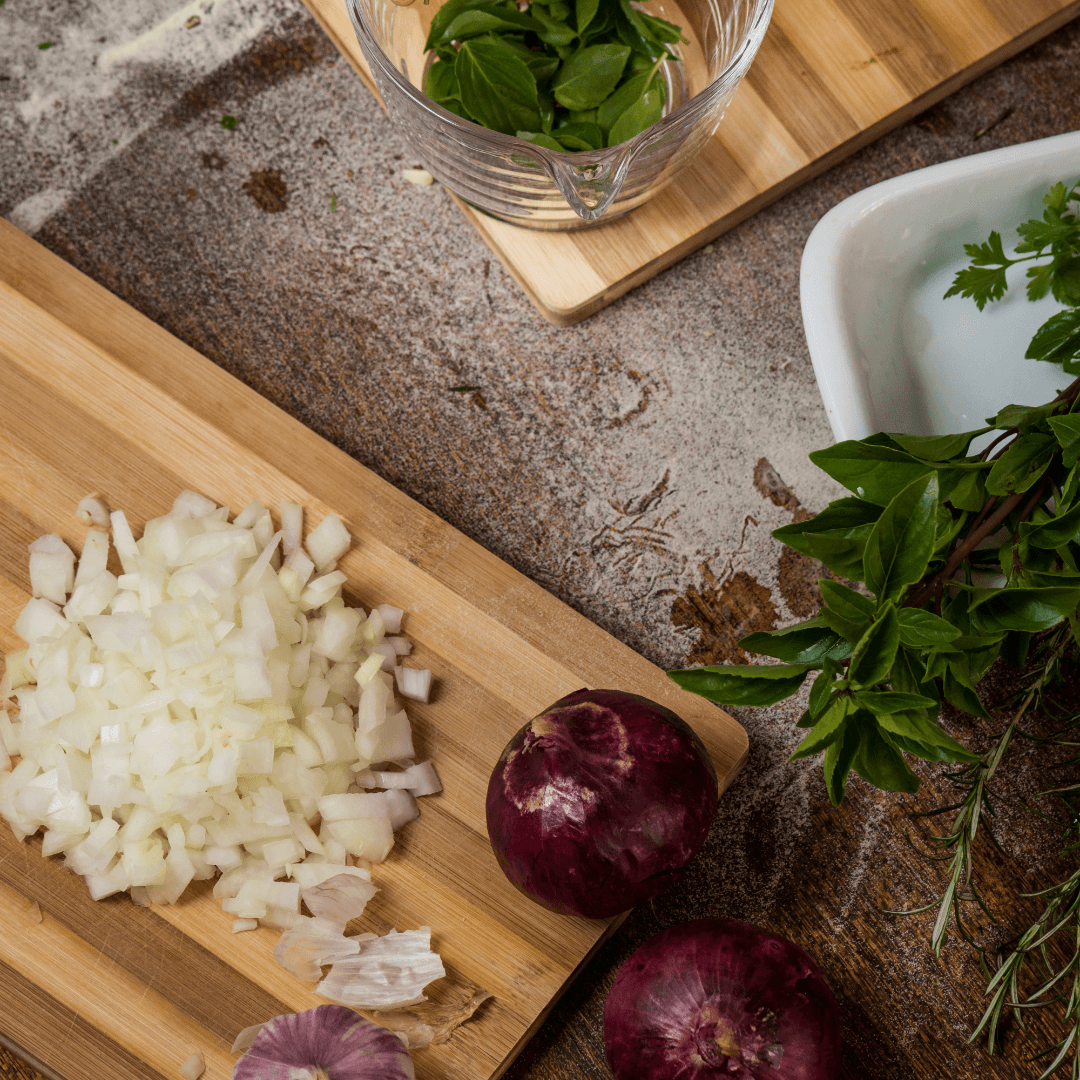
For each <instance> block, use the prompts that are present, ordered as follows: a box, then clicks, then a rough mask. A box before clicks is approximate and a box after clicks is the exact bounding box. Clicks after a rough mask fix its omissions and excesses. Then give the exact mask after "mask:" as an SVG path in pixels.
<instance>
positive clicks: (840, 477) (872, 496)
mask: <svg viewBox="0 0 1080 1080" xmlns="http://www.w3.org/2000/svg"><path fill="white" fill-rule="evenodd" d="M810 460H811V461H812V462H813V463H814V464H815V465H816V466H817V467H818V468H819V469H821V470H822V471H823V472H826V473H828V474H829V476H831V477H832V478H833V479H834V480H837V481H839V483H841V484H843V485H844V487H846V488H847V489H848V490H849V491H853V492H855V494H856V495H859V496H861V497H862V498H863V499H866V500H867V501H869V502H872V503H877V504H878V505H879V506H888V505H889V503H891V502H892V501H893V499H894V498H895V497H896V496H897V495H898V494H899V493H900V492H901V491H903V490H904V488H906V487H907V486H908V484H912V483H914V482H915V481H916V480H918V479H919V478H920V477H923V476H926V475H927V473H931V472H933V471H934V468H933V466H932V465H927V464H926V463H925V462H923V461H919V459H918V458H915V457H912V456H911V454H907V453H905V452H904V451H902V450H893V449H892V448H891V447H888V446H875V445H872V444H868V443H867V442H866V441H863V442H855V441H854V440H851V439H849V440H847V441H845V442H840V443H837V444H836V445H835V446H830V447H827V448H826V449H825V450H815V451H814V452H813V453H812V454H811V455H810Z"/></svg>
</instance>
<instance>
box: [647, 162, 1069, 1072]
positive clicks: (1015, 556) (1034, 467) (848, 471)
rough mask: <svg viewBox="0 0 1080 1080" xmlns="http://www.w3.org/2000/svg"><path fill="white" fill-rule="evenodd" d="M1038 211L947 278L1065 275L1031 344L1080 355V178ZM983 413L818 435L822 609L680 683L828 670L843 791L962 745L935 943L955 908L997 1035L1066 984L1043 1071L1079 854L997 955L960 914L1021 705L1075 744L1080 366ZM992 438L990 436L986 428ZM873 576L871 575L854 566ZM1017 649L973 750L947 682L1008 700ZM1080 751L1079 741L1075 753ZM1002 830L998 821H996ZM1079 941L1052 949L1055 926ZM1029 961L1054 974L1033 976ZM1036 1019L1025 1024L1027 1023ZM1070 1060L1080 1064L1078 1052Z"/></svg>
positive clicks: (949, 754) (1039, 293) (824, 679)
mask: <svg viewBox="0 0 1080 1080" xmlns="http://www.w3.org/2000/svg"><path fill="white" fill-rule="evenodd" d="M1043 202H1044V205H1045V210H1044V212H1043V216H1042V218H1041V219H1034V220H1031V221H1028V222H1026V223H1025V224H1023V225H1021V226H1020V227H1019V228H1018V230H1017V231H1018V234H1019V237H1020V243H1019V244H1018V245H1017V246H1016V248H1015V251H1014V253H1013V256H1012V257H1010V256H1007V255H1006V254H1005V252H1004V249H1003V245H1002V240H1001V236H1000V235H999V234H998V233H996V232H995V233H991V234H990V238H989V240H988V241H987V242H986V243H983V244H968V245H965V250H966V252H967V254H968V256H969V258H970V260H971V263H970V265H969V266H968V267H967V268H965V269H963V270H961V271H960V272H959V273H958V274H957V275H956V278H955V281H954V283H953V285H952V287H951V288H950V289H949V290H948V292H947V293H946V297H949V296H956V295H960V296H965V297H971V298H972V299H974V300H975V302H976V303H977V304H978V306H979V308H980V310H981V309H983V308H984V307H985V305H986V304H987V303H988V302H990V301H993V300H998V299H1000V298H1001V297H1002V296H1003V295H1004V294H1005V292H1006V289H1007V284H1008V283H1007V281H1006V271H1007V270H1008V269H1009V267H1011V266H1014V265H1017V264H1030V265H1029V267H1028V269H1027V281H1028V284H1027V293H1028V296H1029V298H1030V299H1032V300H1037V299H1040V298H1041V297H1043V296H1045V295H1046V294H1047V293H1050V294H1051V295H1052V296H1053V297H1054V298H1055V299H1057V300H1058V301H1059V302H1060V303H1061V304H1063V305H1065V309H1064V310H1062V311H1060V312H1058V313H1057V314H1055V315H1054V316H1053V317H1052V318H1050V319H1049V320H1048V321H1047V322H1046V323H1044V324H1043V325H1042V326H1041V327H1040V328H1039V330H1038V331H1037V332H1036V334H1035V336H1034V338H1033V339H1032V341H1031V344H1030V346H1029V347H1028V350H1027V353H1026V356H1027V357H1028V358H1030V359H1035V360H1040V361H1046V362H1050V363H1056V364H1060V365H1061V366H1062V370H1063V372H1065V373H1067V374H1069V375H1080V214H1078V209H1080V207H1078V204H1080V183H1077V184H1075V185H1073V186H1072V187H1071V188H1070V187H1068V186H1067V185H1065V184H1063V183H1059V184H1057V185H1055V186H1054V188H1053V189H1052V190H1051V191H1050V193H1049V194H1048V195H1046V196H1045V198H1044V200H1043ZM986 424H987V426H986V427H983V428H979V429H978V430H975V431H968V432H964V433H963V434H958V435H944V436H913V435H906V434H901V433H893V434H884V433H878V434H876V435H872V436H870V437H869V438H867V439H862V440H859V441H846V442H841V443H838V444H837V445H835V446H832V447H829V448H828V449H826V450H819V451H817V452H815V453H813V454H811V455H810V458H811V460H812V461H813V462H814V463H815V464H816V465H817V466H818V467H819V468H821V469H823V470H824V471H825V472H826V473H828V474H829V475H830V476H831V477H833V478H834V479H835V480H838V481H839V482H840V483H841V484H843V485H844V487H846V488H847V489H848V490H849V491H850V492H851V493H852V494H851V495H850V496H849V497H846V498H842V499H838V500H837V501H835V502H833V503H831V504H830V505H829V506H828V507H827V508H826V509H825V510H824V511H822V513H820V514H818V515H817V516H816V517H813V518H811V519H809V520H807V521H803V522H797V523H794V524H791V525H787V526H785V527H783V528H780V529H777V530H775V531H774V533H773V536H775V537H776V538H777V539H779V540H782V541H783V542H784V543H785V544H787V545H789V546H790V547H792V548H794V549H795V550H796V551H799V552H801V553H803V554H805V555H808V556H811V557H813V558H815V559H818V560H819V561H820V562H821V563H823V564H824V566H825V567H826V568H827V569H828V570H829V571H831V572H832V574H833V575H835V578H826V579H822V580H820V581H819V582H818V585H819V588H820V593H821V601H822V606H821V610H820V614H819V615H818V616H817V617H815V618H813V619H809V620H807V621H805V622H802V623H799V624H797V625H795V626H791V627H788V628H786V629H784V630H776V631H766V632H760V633H755V634H751V635H749V637H745V638H743V639H742V640H741V641H740V642H739V645H740V646H741V647H742V648H744V649H746V650H747V651H749V652H755V653H758V654H760V655H763V656H767V657H772V658H775V659H777V660H780V661H782V662H781V663H779V664H768V665H761V666H759V665H715V666H710V667H702V668H689V669H682V670H676V671H672V672H669V674H670V676H671V678H673V679H674V680H675V681H676V682H677V683H678V684H679V685H680V686H683V687H685V688H686V689H688V690H692V691H694V692H695V693H698V694H701V695H702V696H704V697H706V698H709V699H710V700H712V701H716V702H719V703H722V704H726V705H741V706H765V705H772V704H774V703H776V702H778V701H781V700H783V699H785V698H788V697H791V696H792V695H794V694H796V693H797V692H798V691H799V690H800V689H801V688H802V687H803V685H804V683H805V682H806V681H807V680H808V679H812V683H811V686H810V691H809V698H808V703H807V708H806V710H805V711H804V712H803V714H802V717H801V719H800V720H799V722H798V723H799V726H800V727H802V728H805V729H807V735H806V737H805V738H804V739H803V740H802V742H801V743H800V745H799V747H798V748H797V749H796V751H795V753H794V754H793V755H792V758H793V759H798V758H805V757H809V756H811V755H816V754H818V753H822V754H823V759H822V761H823V770H824V777H825V784H826V788H827V790H828V794H829V797H830V799H831V800H832V802H833V803H834V804H839V803H840V801H841V800H842V798H843V795H844V788H845V783H846V780H847V778H848V776H849V775H850V772H851V770H852V769H854V770H855V772H856V773H857V774H858V775H859V776H861V777H862V778H863V779H864V780H866V781H867V782H868V783H870V784H873V785H874V786H876V787H878V788H881V789H884V790H887V791H903V792H913V791H915V790H916V788H917V787H918V786H919V780H918V777H917V776H916V775H915V773H914V772H913V771H912V770H911V768H910V767H909V765H908V762H907V760H906V757H905V755H912V756H914V757H918V758H922V759H925V760H927V761H941V762H946V763H951V764H953V765H955V766H959V768H957V769H954V770H953V771H952V772H951V773H949V774H947V775H948V778H949V780H951V781H952V783H953V784H954V785H955V786H956V788H957V792H958V796H959V797H958V800H957V801H955V802H953V803H951V804H950V805H948V806H945V807H942V808H940V809H938V810H934V811H931V812H930V814H929V815H920V816H933V815H938V814H943V813H952V814H953V817H952V822H951V825H950V827H949V829H948V831H947V832H945V833H944V834H943V835H941V836H938V837H936V838H935V841H934V842H935V845H936V846H937V848H938V849H939V851H941V852H942V854H939V855H937V856H935V857H936V858H939V859H944V860H946V861H948V864H949V873H948V876H947V882H946V885H945V887H944V889H943V891H942V893H941V895H940V896H939V897H938V898H937V899H936V900H935V901H934V902H933V903H931V904H929V905H927V907H924V908H920V909H918V910H920V911H925V910H928V909H929V908H935V907H936V908H937V919H936V921H935V923H934V927H933V930H932V933H931V943H932V946H933V949H934V951H935V953H937V952H939V951H940V948H941V944H942V941H943V938H944V935H945V932H946V930H947V927H948V925H949V921H950V917H952V918H953V919H954V920H955V924H956V927H957V929H958V931H959V933H960V934H961V936H962V937H963V938H964V939H965V940H966V941H968V942H969V944H971V945H973V946H974V947H976V948H977V949H978V950H979V955H980V960H981V962H982V963H983V967H984V971H985V972H986V974H987V978H988V991H987V992H988V994H989V995H990V1004H989V1006H988V1007H987V1009H986V1012H985V1015H984V1016H983V1018H982V1020H981V1022H980V1023H979V1025H978V1026H977V1028H976V1030H975V1032H974V1033H973V1035H972V1038H975V1037H976V1036H977V1035H979V1034H980V1033H981V1032H984V1031H985V1032H986V1033H987V1035H988V1043H989V1050H990V1052H991V1053H992V1052H993V1050H994V1046H995V1039H996V1038H997V1037H998V1035H997V1031H998V1025H999V1023H1000V1022H1001V1020H1002V1018H1003V1017H1004V1016H1005V1015H1007V1014H1008V1013H1009V1012H1012V1013H1013V1014H1014V1015H1015V1016H1016V1018H1017V1020H1018V1022H1019V1020H1020V1016H1021V1012H1020V1010H1021V1009H1023V1008H1028V1007H1033V1006H1037V1005H1041V1004H1046V1003H1047V1002H1049V1001H1052V1000H1060V999H1064V1000H1065V1002H1066V1021H1065V1023H1066V1032H1065V1035H1064V1036H1063V1038H1062V1040H1061V1041H1060V1042H1059V1043H1058V1044H1056V1046H1054V1047H1051V1048H1050V1049H1049V1050H1048V1051H1046V1053H1047V1054H1052V1055H1053V1059H1052V1061H1051V1062H1050V1064H1049V1066H1048V1067H1047V1068H1046V1070H1045V1072H1043V1074H1042V1076H1043V1077H1047V1076H1049V1075H1050V1074H1051V1073H1052V1072H1054V1071H1055V1070H1056V1069H1057V1068H1058V1067H1059V1066H1060V1065H1061V1064H1062V1063H1063V1062H1064V1061H1065V1058H1066V1056H1067V1054H1068V1052H1069V1050H1070V1048H1071V1047H1072V1046H1073V1045H1074V1043H1076V1044H1078V1045H1080V871H1078V872H1076V873H1073V874H1071V875H1070V876H1069V877H1067V878H1066V879H1065V880H1063V881H1062V882H1059V883H1057V884H1055V885H1052V886H1050V887H1049V888H1048V889H1046V890H1044V892H1043V893H1040V894H1038V895H1039V896H1041V897H1042V898H1043V901H1044V904H1045V906H1044V909H1043V912H1042V914H1041V916H1040V917H1039V919H1037V920H1036V921H1035V922H1034V923H1033V924H1032V925H1031V926H1030V927H1029V928H1028V930H1027V931H1025V932H1024V933H1023V934H1021V935H1020V937H1019V938H1018V939H1017V940H1016V941H1014V942H1012V943H1011V944H1010V945H1009V946H1007V947H1005V948H1003V949H1001V950H999V951H998V953H997V957H996V960H993V959H991V958H990V957H988V956H987V955H986V952H985V950H983V949H982V948H981V947H980V946H979V945H978V944H977V942H976V941H975V940H974V938H973V937H972V935H971V934H970V933H969V932H968V930H967V928H966V927H965V925H964V923H963V920H962V911H961V903H962V902H964V901H973V902H975V903H978V904H979V905H980V906H981V907H982V908H983V910H987V909H986V905H985V904H984V903H983V901H982V899H981V898H980V896H979V894H978V891H977V889H976V885H975V881H974V867H973V856H972V845H973V843H974V840H975V837H976V834H977V831H978V829H979V827H980V824H982V825H983V826H984V827H985V823H986V821H987V818H988V817H991V816H992V815H993V805H992V802H991V799H990V790H989V784H990V782H991V781H992V780H993V778H994V776H995V774H996V772H997V770H998V768H999V766H1000V764H1001V762H1002V760H1003V759H1004V758H1005V756H1006V754H1007V753H1008V750H1009V748H1010V746H1011V745H1012V742H1013V740H1014V737H1015V736H1016V735H1017V734H1024V732H1023V730H1022V729H1021V728H1020V726H1019V725H1020V723H1021V721H1022V719H1023V717H1024V716H1025V715H1027V714H1028V713H1029V712H1032V711H1033V710H1036V709H1038V710H1041V711H1042V712H1044V713H1047V714H1049V715H1051V716H1053V717H1055V718H1057V719H1058V720H1059V721H1060V723H1061V728H1060V730H1059V732H1058V734H1057V735H1056V736H1053V737H1052V739H1053V740H1054V741H1056V742H1058V743H1059V744H1060V745H1063V746H1069V747H1075V746H1077V745H1078V743H1077V742H1076V741H1075V734H1074V729H1075V727H1076V726H1077V725H1080V714H1077V713H1075V712H1073V713H1070V712H1068V711H1067V710H1064V709H1062V708H1060V707H1059V706H1058V705H1057V704H1055V697H1054V694H1053V691H1054V690H1055V689H1057V688H1060V687H1061V686H1062V685H1063V684H1069V683H1074V682H1075V675H1076V666H1075V665H1076V664H1077V662H1078V660H1080V378H1076V379H1075V380H1074V381H1073V382H1072V383H1070V384H1069V385H1068V386H1066V387H1065V388H1064V389H1063V390H1062V391H1061V392H1060V393H1059V394H1058V395H1057V396H1056V397H1055V398H1054V399H1053V400H1052V401H1049V402H1047V403H1046V404H1044V405H1040V406H1034V407H1032V406H1023V405H1007V406H1005V407H1004V408H1003V409H1001V410H1000V411H999V412H998V413H997V415H996V416H993V417H990V418H988V419H987V421H986ZM976 439H980V440H981V441H982V442H983V443H985V445H983V446H982V448H981V449H980V450H978V451H977V452H972V451H971V446H972V443H973V442H974V441H975V440H976ZM860 583H861V584H862V585H863V586H864V588H858V587H857V586H858V584H860ZM999 657H1000V658H1003V659H1004V660H1006V661H1007V662H1008V663H1010V664H1012V665H1013V666H1014V667H1015V668H1017V669H1020V671H1021V672H1022V674H1021V675H1020V677H1019V687H1020V689H1019V691H1018V692H1017V693H1016V695H1015V696H1014V698H1013V699H1012V700H1011V702H1010V703H1009V705H1010V713H1009V716H1008V719H1007V720H1006V721H1005V725H1004V728H1003V730H1002V731H1001V732H1000V733H999V734H998V735H997V737H996V738H995V739H994V741H993V743H992V745H991V746H990V747H989V748H988V749H986V750H985V751H983V752H980V753H977V752H975V751H973V750H971V749H969V748H968V747H965V746H963V745H961V744H960V743H959V742H957V741H956V740H955V739H954V738H953V737H952V736H951V735H949V734H948V733H947V732H946V731H944V730H943V729H942V727H941V726H940V724H939V723H938V719H939V714H940V710H941V707H942V704H943V702H948V703H949V704H951V705H952V706H954V707H955V708H957V709H959V710H960V711H961V712H963V713H968V714H970V715H972V716H977V717H981V718H982V719H984V720H992V718H991V716H990V713H989V712H988V711H987V709H986V707H985V706H984V704H983V702H982V700H981V699H980V696H979V693H978V690H979V685H980V682H981V681H982V679H983V678H984V676H985V675H986V674H987V672H988V671H989V669H990V667H991V666H992V665H993V664H994V663H995V661H996V660H998V658H999ZM1076 760H1080V759H1076ZM1054 794H1056V795H1057V796H1059V798H1061V799H1062V800H1063V801H1064V804H1065V806H1066V807H1067V809H1068V816H1069V822H1068V824H1067V827H1066V832H1065V839H1064V842H1063V845H1062V846H1063V851H1064V852H1066V853H1068V852H1071V851H1073V850H1074V849H1075V848H1077V847H1078V846H1080V842H1078V841H1080V836H1078V835H1077V829H1078V827H1080V813H1078V811H1080V804H1078V803H1077V801H1076V800H1077V796H1080V784H1078V785H1070V786H1066V787H1064V788H1058V789H1056V790H1055V791H1054ZM991 839H993V836H992V834H991ZM1057 935H1061V936H1062V938H1063V939H1064V940H1065V941H1066V942H1067V943H1068V944H1067V945H1066V948H1065V951H1066V953H1067V954H1068V959H1067V960H1066V962H1065V963H1064V964H1063V965H1061V966H1059V967H1057V968H1056V969H1055V967H1054V965H1053V963H1052V962H1051V959H1050V954H1049V952H1048V944H1049V943H1050V942H1051V941H1052V940H1053V939H1054V938H1055V937H1056V936H1057ZM1025 964H1029V966H1030V967H1032V968H1039V969H1040V971H1041V974H1042V979H1041V982H1040V984H1039V985H1038V986H1037V987H1036V988H1035V989H1034V990H1032V991H1031V992H1030V993H1028V994H1027V995H1026V996H1024V994H1022V992H1021V989H1020V975H1021V973H1022V971H1023V969H1024V966H1025ZM1021 1026H1022V1024H1021ZM1072 1076H1073V1077H1074V1080H1080V1053H1077V1054H1074V1057H1073V1062H1072Z"/></svg>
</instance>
